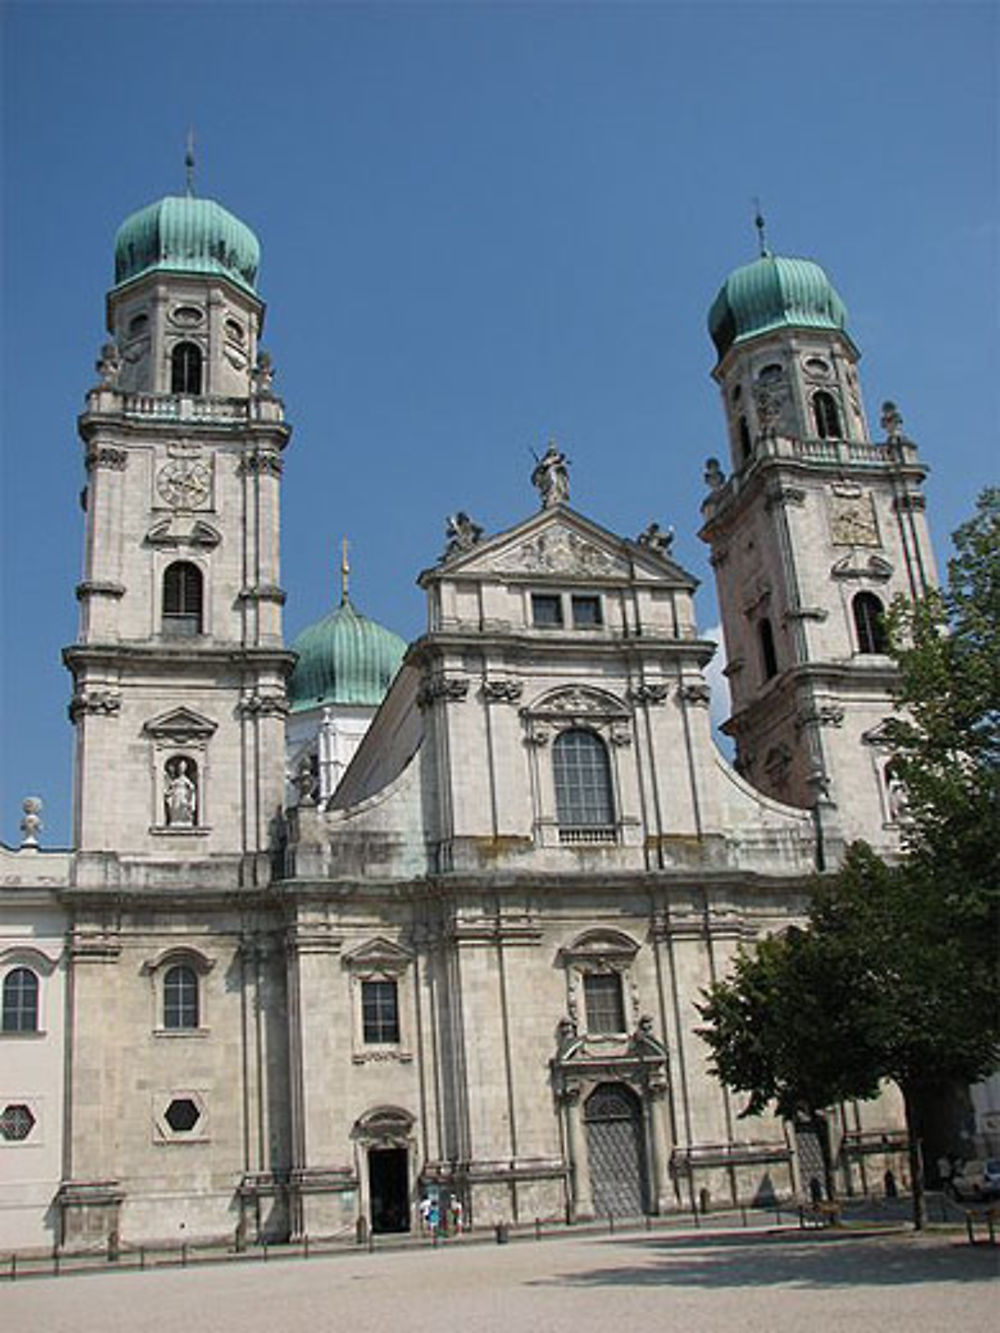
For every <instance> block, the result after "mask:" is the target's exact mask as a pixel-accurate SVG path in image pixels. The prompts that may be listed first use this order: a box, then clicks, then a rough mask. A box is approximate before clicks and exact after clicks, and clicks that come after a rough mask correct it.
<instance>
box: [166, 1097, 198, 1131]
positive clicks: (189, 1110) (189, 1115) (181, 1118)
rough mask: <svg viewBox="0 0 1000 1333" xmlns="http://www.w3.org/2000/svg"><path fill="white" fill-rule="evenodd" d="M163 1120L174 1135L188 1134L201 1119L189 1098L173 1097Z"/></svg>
mask: <svg viewBox="0 0 1000 1333" xmlns="http://www.w3.org/2000/svg"><path fill="white" fill-rule="evenodd" d="M164 1119H165V1120H166V1122H167V1124H168V1125H169V1126H170V1128H171V1129H172V1130H173V1131H174V1133H175V1134H188V1133H190V1132H191V1130H192V1129H194V1127H195V1125H196V1124H197V1123H198V1121H199V1120H200V1119H201V1112H200V1111H199V1109H198V1107H197V1106H196V1105H195V1103H194V1102H193V1101H192V1100H191V1098H190V1097H175V1098H174V1100H173V1101H172V1102H171V1103H170V1105H169V1106H168V1107H167V1111H166V1115H165V1116H164Z"/></svg>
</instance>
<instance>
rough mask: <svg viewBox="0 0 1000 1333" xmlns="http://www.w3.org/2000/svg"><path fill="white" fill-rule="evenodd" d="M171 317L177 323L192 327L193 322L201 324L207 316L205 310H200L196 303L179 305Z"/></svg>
mask: <svg viewBox="0 0 1000 1333" xmlns="http://www.w3.org/2000/svg"><path fill="white" fill-rule="evenodd" d="M170 318H171V319H172V320H173V321H174V323H175V324H183V325H185V326H186V327H190V326H191V325H192V324H200V323H201V321H202V320H203V319H204V318H205V316H204V312H203V311H201V310H199V309H198V307H197V306H196V305H179V306H178V307H177V308H176V310H174V312H173V314H172V315H171V316H170Z"/></svg>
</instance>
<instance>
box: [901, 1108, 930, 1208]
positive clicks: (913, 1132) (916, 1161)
mask: <svg viewBox="0 0 1000 1333" xmlns="http://www.w3.org/2000/svg"><path fill="white" fill-rule="evenodd" d="M902 1091H903V1106H904V1107H905V1109H906V1146H907V1150H908V1152H909V1158H910V1189H911V1191H912V1196H913V1228H914V1230H915V1231H923V1229H924V1225H925V1223H926V1221H927V1201H926V1199H925V1197H924V1151H923V1144H922V1143H921V1141H920V1118H919V1114H918V1109H917V1103H916V1098H915V1097H914V1095H913V1092H912V1091H911V1090H910V1089H909V1088H903V1090H902Z"/></svg>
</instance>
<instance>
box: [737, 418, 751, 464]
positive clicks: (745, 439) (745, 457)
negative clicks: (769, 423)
mask: <svg viewBox="0 0 1000 1333" xmlns="http://www.w3.org/2000/svg"><path fill="white" fill-rule="evenodd" d="M738 429H739V432H740V462H741V463H749V461H750V459H751V458H752V457H753V441H752V440H751V439H750V427H749V426H748V425H747V419H746V417H740V421H739V427H738Z"/></svg>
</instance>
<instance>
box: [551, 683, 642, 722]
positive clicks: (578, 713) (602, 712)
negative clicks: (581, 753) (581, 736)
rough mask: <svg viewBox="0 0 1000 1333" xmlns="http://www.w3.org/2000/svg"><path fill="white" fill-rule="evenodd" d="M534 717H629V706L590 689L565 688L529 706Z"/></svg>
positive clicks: (609, 695)
mask: <svg viewBox="0 0 1000 1333" xmlns="http://www.w3.org/2000/svg"><path fill="white" fill-rule="evenodd" d="M527 711H528V712H529V713H530V714H531V715H532V716H533V717H553V718H563V717H594V718H608V717H628V716H630V712H629V708H628V706H627V705H626V704H625V703H623V702H622V700H621V699H619V698H618V697H617V696H616V695H614V694H609V693H608V692H607V691H606V690H596V689H594V688H593V686H590V685H564V686H561V687H560V688H559V689H555V690H549V692H548V693H547V694H543V695H542V696H541V698H539V699H537V700H536V701H535V702H534V703H533V704H531V705H530V706H529V708H528V709H527Z"/></svg>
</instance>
